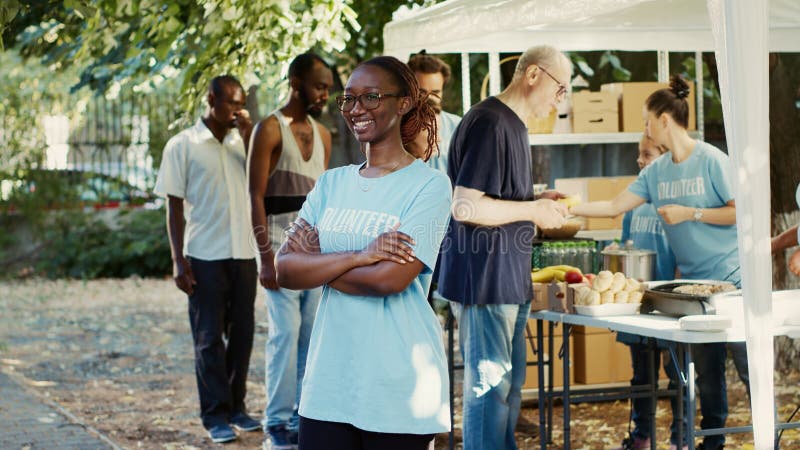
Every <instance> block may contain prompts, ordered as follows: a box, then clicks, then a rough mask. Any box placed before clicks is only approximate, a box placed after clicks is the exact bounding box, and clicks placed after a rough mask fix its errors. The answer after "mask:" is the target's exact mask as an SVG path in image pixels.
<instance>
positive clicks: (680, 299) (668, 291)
mask: <svg viewBox="0 0 800 450" xmlns="http://www.w3.org/2000/svg"><path fill="white" fill-rule="evenodd" d="M722 283H724V282H722V281H716V280H691V281H689V280H685V281H670V282H661V283H651V284H649V285H648V287H647V289H645V291H644V295H643V296H642V307H641V309H640V313H641V314H650V313H653V312H659V313H661V314H664V315H667V316H672V317H683V316H692V315H698V314H716V310H715V308H714V307H713V306H712V305H711V304H710V303H709V302H708V299H709V296H706V295H694V294H684V293H680V292H672V290H673V289H675V288H676V287H678V286H685V285H687V284H722Z"/></svg>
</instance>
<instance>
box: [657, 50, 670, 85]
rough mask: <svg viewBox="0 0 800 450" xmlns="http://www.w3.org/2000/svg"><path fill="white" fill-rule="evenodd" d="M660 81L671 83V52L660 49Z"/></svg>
mask: <svg viewBox="0 0 800 450" xmlns="http://www.w3.org/2000/svg"><path fill="white" fill-rule="evenodd" d="M658 82H659V83H669V52H668V51H666V50H659V51H658Z"/></svg>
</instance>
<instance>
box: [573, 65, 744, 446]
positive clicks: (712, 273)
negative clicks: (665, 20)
mask: <svg viewBox="0 0 800 450" xmlns="http://www.w3.org/2000/svg"><path fill="white" fill-rule="evenodd" d="M688 95H689V86H688V85H687V84H686V82H685V81H684V80H683V79H682V78H681V77H680V76H677V75H675V76H673V77H672V79H671V80H670V87H669V88H668V89H660V90H658V91H656V92H654V93H653V94H651V95H650V97H648V98H647V101H646V102H645V107H644V120H645V129H646V133H647V136H649V137H650V138H651V139H653V141H654V142H655V143H656V144H658V145H661V146H664V147H665V148H667V149H668V150H670V153H668V154H665V155H663V156H662V157H660V158H658V159H657V160H656V161H655V162H653V163H652V164H651V165H650V166H648V167H646V168H645V169H644V170H642V172H641V173H640V174H639V177H638V178H637V179H636V181H634V182H633V183H632V184H631V185H630V186H629V187H628V189H627V190H626V191H623V192H622V193H620V194H619V195H618V196H617V197H616V198H614V199H613V200H610V201H603V202H592V203H586V204H582V205H577V206H573V207H572V208H571V209H570V212H571V213H572V214H575V215H579V216H587V217H615V216H617V215H619V214H622V213H624V212H626V211H630V210H632V209H633V208H636V207H637V206H639V205H642V204H644V203H651V204H653V206H654V207H655V208H656V211H658V214H659V216H660V218H661V221H662V224H663V226H664V232H665V233H666V234H667V239H668V240H669V245H670V247H671V248H672V251H673V252H674V254H675V259H676V262H677V264H678V269H679V271H680V273H681V276H682V277H684V278H688V279H711V280H725V281H730V282H732V283H734V284H736V285H737V286H738V285H739V284H740V282H741V279H740V275H739V254H738V250H737V241H736V204H735V201H734V192H733V189H732V187H731V179H732V174H731V167H730V163H729V161H728V156H727V155H726V154H725V153H723V152H722V151H721V150H719V149H718V148H716V147H714V146H713V145H710V144H707V143H705V142H702V141H697V140H695V139H693V138H692V137H691V136H689V133H688V132H687V127H688V123H689V104H688V102H687V101H686V97H687V96H688ZM731 348H732V350H733V356H734V362H735V363H736V366H737V369H738V370H739V375H740V377H742V379H743V380H744V381H745V383H746V384H747V376H746V372H747V357H746V354H745V351H744V346H743V345H734V346H732V347H731ZM692 354H693V356H694V357H695V367H696V369H697V385H698V390H699V397H700V409H701V412H702V416H703V417H702V420H701V421H700V427H701V428H703V429H706V428H721V427H724V426H725V420H726V419H727V417H728V399H727V385H726V382H725V358H726V356H727V352H726V346H725V343H712V344H701V345H695V346H693V347H692ZM724 442H725V437H724V435H713V436H706V437H705V438H704V441H703V444H702V445H701V446H700V447H699V448H701V449H703V450H718V449H719V448H721V447H722V445H723V443H724Z"/></svg>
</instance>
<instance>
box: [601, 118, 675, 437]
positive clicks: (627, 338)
mask: <svg viewBox="0 0 800 450" xmlns="http://www.w3.org/2000/svg"><path fill="white" fill-rule="evenodd" d="M665 151H666V149H665V148H664V147H661V146H659V145H656V143H655V142H653V140H652V139H650V138H649V137H647V135H646V134H645V135H642V139H641V140H640V141H639V155H638V157H637V158H636V163H637V164H638V165H639V170H644V168H645V167H647V166H649V165H650V164H651V163H652V162H653V161H655V160H656V159H657V158H659V157H660V156H661V155H663V154H664V152H665ZM629 240H630V241H632V242H633V246H634V247H635V248H639V249H645V250H653V251H655V252H656V276H655V280H672V279H674V278H675V255H674V254H673V253H672V249H671V248H669V242H668V241H667V235H666V233H664V227H663V226H662V225H661V219H659V216H658V212H656V209H655V208H654V207H653V205H652V204H650V203H645V204H643V205H639V206H637V207H636V208H634V209H633V210H631V211H628V212H626V213H625V217H624V218H623V219H622V242H628V241H629ZM617 341H619V342H622V343H625V344H628V346H630V350H631V364H632V366H633V378H632V379H631V385H633V386H639V385H645V384H647V383H648V382H649V381H648V380H649V375H648V373H649V370H648V369H647V366H648V364H649V363H648V361H649V358H648V352H649V350H650V348H649V347H650V346H649V345H648V343H647V342H646V341H645V339H644V338H642V337H641V336H638V335H635V334H628V333H622V332H620V333H617ZM657 345H658V348H659V349H666V348H667V345H668V344H667V343H665V342H662V341H660V340H659V341H657ZM664 353H665V356H667V355H669V353H668V352H666V351H665V352H664ZM664 370H665V371H666V373H667V376H668V377H669V389H677V386H678V374H677V373H676V371H675V368H674V365H673V364H671V361H670V359H669V358H667V357H665V358H664ZM631 406H632V411H631V419H632V420H633V423H634V429H633V431H632V432H631V433H630V436H629V437H626V438H625V439H623V441H622V447H621V448H620V449H619V450H641V449H647V448H650V438H651V436H652V434H653V432H652V431H653V430H651V428H650V414H651V413H652V412H653V408H654V407H655V405H654V404H653V401H652V399H650V398H649V397H641V398H634V399H632V401H631ZM670 406H671V407H672V424H671V426H670V431H671V434H670V443H671V444H670V448H669V449H670V450H677V448H678V445H677V442H678V422H677V420H676V414H675V412H676V408H677V406H678V404H677V401H676V400H675V398H671V399H670ZM684 426H685V425H684ZM685 436H686V435H685V434H684V437H685Z"/></svg>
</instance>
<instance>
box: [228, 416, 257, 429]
mask: <svg viewBox="0 0 800 450" xmlns="http://www.w3.org/2000/svg"><path fill="white" fill-rule="evenodd" d="M228 423H230V425H231V426H232V427H233V428H236V429H237V430H239V431H258V430H260V429H261V422H259V421H257V420H256V419H253V418H252V417H250V416H248V415H247V414H245V413H243V412H240V413H236V414H234V415H233V416H232V417H231V420H229V421H228Z"/></svg>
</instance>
